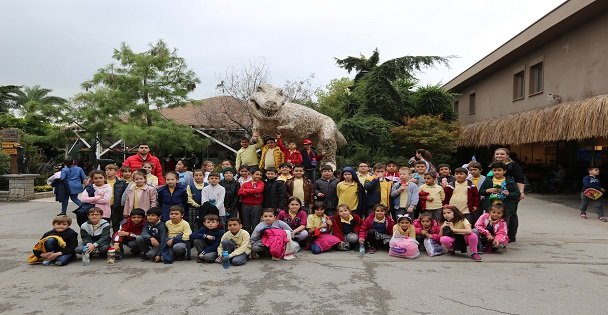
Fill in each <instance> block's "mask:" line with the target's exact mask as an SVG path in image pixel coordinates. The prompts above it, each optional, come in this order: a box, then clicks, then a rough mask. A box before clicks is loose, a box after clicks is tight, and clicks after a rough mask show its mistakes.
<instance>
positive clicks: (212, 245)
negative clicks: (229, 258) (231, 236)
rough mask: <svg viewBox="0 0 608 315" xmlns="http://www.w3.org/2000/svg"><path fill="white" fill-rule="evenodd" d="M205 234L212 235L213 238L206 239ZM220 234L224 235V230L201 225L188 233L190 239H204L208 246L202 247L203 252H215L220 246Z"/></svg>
mask: <svg viewBox="0 0 608 315" xmlns="http://www.w3.org/2000/svg"><path fill="white" fill-rule="evenodd" d="M207 235H211V236H213V237H214V239H213V240H210V239H207ZM222 236H224V230H222V229H220V228H216V229H213V230H210V229H208V228H207V227H202V228H201V229H200V230H198V231H196V232H194V233H192V234H190V239H191V240H202V239H204V240H206V241H207V244H209V246H207V247H205V248H204V249H203V252H205V253H215V252H217V248H218V247H219V246H220V241H221V240H222Z"/></svg>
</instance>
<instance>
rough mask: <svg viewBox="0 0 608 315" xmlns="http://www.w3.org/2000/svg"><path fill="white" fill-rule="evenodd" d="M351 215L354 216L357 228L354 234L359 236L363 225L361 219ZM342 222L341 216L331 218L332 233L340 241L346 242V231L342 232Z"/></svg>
mask: <svg viewBox="0 0 608 315" xmlns="http://www.w3.org/2000/svg"><path fill="white" fill-rule="evenodd" d="M351 215H352V216H353V221H355V228H354V229H353V233H356V234H359V230H360V229H361V223H362V220H361V217H359V216H358V215H356V214H351ZM340 220H341V219H340V216H339V215H337V214H336V215H334V216H333V217H332V218H331V221H332V225H331V233H332V234H333V235H334V236H336V237H337V238H339V239H340V241H344V231H342V223H341V221H340Z"/></svg>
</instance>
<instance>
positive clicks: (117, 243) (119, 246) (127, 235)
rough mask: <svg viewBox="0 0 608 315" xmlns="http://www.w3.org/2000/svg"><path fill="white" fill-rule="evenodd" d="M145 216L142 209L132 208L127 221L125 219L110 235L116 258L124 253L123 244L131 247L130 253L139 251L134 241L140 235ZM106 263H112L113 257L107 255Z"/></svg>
mask: <svg viewBox="0 0 608 315" xmlns="http://www.w3.org/2000/svg"><path fill="white" fill-rule="evenodd" d="M145 216H146V212H145V211H144V210H143V209H141V208H135V209H133V211H131V212H130V214H129V218H128V219H127V221H125V223H123V224H122V225H121V226H120V229H119V230H117V231H116V232H115V233H114V235H113V236H112V241H114V244H113V245H112V247H113V248H114V251H115V252H116V253H118V254H117V255H116V258H118V259H120V258H122V256H123V253H124V248H123V245H127V247H129V248H130V249H131V253H133V254H134V255H136V254H138V253H139V248H138V247H137V244H136V243H135V239H136V238H137V237H138V236H139V235H141V232H142V230H143V228H144V222H145V220H144V217H145ZM108 263H109V264H113V263H114V261H113V258H110V257H109V258H108Z"/></svg>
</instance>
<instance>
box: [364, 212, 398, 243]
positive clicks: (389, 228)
mask: <svg viewBox="0 0 608 315" xmlns="http://www.w3.org/2000/svg"><path fill="white" fill-rule="evenodd" d="M375 217H376V216H375V215H374V214H373V213H372V214H370V215H368V216H367V218H365V221H363V224H361V229H360V230H359V238H360V239H361V238H363V239H365V237H366V236H367V231H369V230H370V229H373V222H374V218H375ZM384 217H385V218H386V220H384V224H385V225H386V234H388V235H393V226H394V225H395V221H393V218H391V216H390V215H385V216H384Z"/></svg>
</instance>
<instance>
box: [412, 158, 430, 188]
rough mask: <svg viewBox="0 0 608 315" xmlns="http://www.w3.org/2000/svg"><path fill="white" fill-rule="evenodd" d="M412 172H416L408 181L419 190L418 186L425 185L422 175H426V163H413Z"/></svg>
mask: <svg viewBox="0 0 608 315" xmlns="http://www.w3.org/2000/svg"><path fill="white" fill-rule="evenodd" d="M414 170H415V171H416V172H415V173H414V175H412V178H411V179H410V181H411V182H413V183H414V184H416V185H418V187H419V188H420V186H422V185H424V183H425V181H424V174H426V173H427V167H426V162H425V161H416V162H414Z"/></svg>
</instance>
